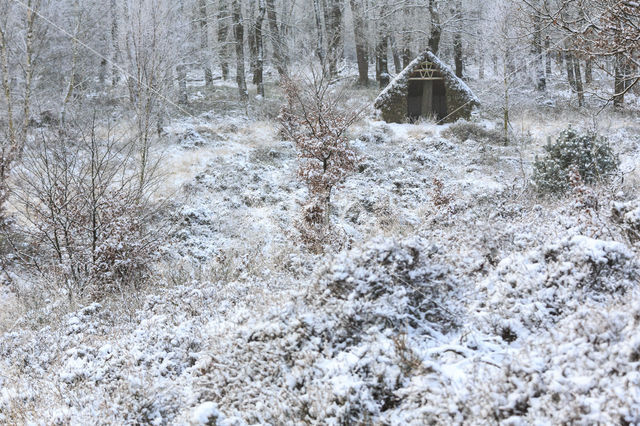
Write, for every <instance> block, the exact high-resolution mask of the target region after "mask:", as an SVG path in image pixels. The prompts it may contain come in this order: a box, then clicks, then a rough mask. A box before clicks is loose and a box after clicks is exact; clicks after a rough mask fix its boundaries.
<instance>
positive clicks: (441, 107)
mask: <svg viewBox="0 0 640 426" xmlns="http://www.w3.org/2000/svg"><path fill="white" fill-rule="evenodd" d="M432 87H433V92H432V93H433V95H432V96H433V97H432V104H431V110H432V114H434V115H435V116H436V118H437V119H438V120H442V119H443V118H445V117H446V116H447V96H446V90H445V88H444V80H433V86H432Z"/></svg>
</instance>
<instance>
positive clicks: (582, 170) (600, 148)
mask: <svg viewBox="0 0 640 426" xmlns="http://www.w3.org/2000/svg"><path fill="white" fill-rule="evenodd" d="M544 151H545V156H544V157H543V158H538V157H536V161H535V162H534V164H533V168H534V173H533V181H534V182H535V185H536V187H537V189H538V191H539V192H541V193H563V192H566V191H567V190H568V189H569V188H570V187H571V181H570V173H571V172H572V171H576V172H577V173H579V174H580V178H581V180H582V182H584V183H586V184H594V183H596V182H601V181H606V180H607V179H608V178H610V177H611V175H612V174H613V173H614V172H615V171H616V170H617V169H618V164H619V160H618V157H617V156H616V155H615V153H614V152H613V150H612V149H611V147H610V146H609V143H608V141H607V139H606V138H604V137H602V136H599V135H597V134H595V133H591V132H589V133H585V134H580V133H578V132H577V131H576V130H574V129H572V128H569V129H566V130H564V131H562V132H561V133H560V135H559V136H558V139H557V140H556V142H555V143H548V144H547V145H545V146H544Z"/></svg>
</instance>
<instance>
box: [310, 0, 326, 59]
mask: <svg viewBox="0 0 640 426" xmlns="http://www.w3.org/2000/svg"><path fill="white" fill-rule="evenodd" d="M313 12H314V15H315V18H316V32H317V35H318V38H317V40H316V55H318V59H320V64H322V67H323V68H324V65H325V54H324V31H323V30H322V16H321V15H320V0H313Z"/></svg>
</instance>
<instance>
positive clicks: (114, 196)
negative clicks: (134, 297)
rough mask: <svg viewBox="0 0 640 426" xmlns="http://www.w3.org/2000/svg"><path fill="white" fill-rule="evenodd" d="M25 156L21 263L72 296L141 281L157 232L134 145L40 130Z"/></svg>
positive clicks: (20, 176)
mask: <svg viewBox="0 0 640 426" xmlns="http://www.w3.org/2000/svg"><path fill="white" fill-rule="evenodd" d="M122 144H124V146H123V145H122ZM24 163H25V165H24V167H23V168H22V169H20V170H19V171H18V172H17V173H16V174H17V184H16V186H17V189H16V191H15V192H14V195H15V198H16V200H17V201H16V207H17V209H18V213H19V216H18V218H19V220H20V222H21V223H25V224H27V225H28V226H23V227H21V228H20V233H21V235H22V236H23V238H25V240H26V241H27V242H28V245H29V250H30V252H18V253H16V254H17V255H18V258H19V259H21V260H22V261H23V262H24V265H26V266H28V267H31V268H32V270H33V271H34V272H36V273H38V274H44V275H45V276H48V277H49V278H53V279H52V282H53V283H54V286H61V287H63V288H64V289H65V291H66V292H67V293H68V295H69V297H71V296H73V295H82V296H90V297H100V296H102V295H103V294H104V293H108V292H113V291H114V290H121V289H123V288H124V287H128V288H131V287H134V286H136V285H138V284H140V283H141V282H142V281H141V280H142V279H143V278H144V277H145V276H146V273H147V272H148V271H149V267H150V263H151V262H152V260H153V259H154V258H155V256H156V251H157V250H156V247H157V244H158V240H159V234H158V233H156V232H154V231H152V230H151V227H150V226H149V220H150V218H151V215H152V214H153V213H154V210H153V209H152V208H151V203H150V202H149V200H148V195H149V193H148V191H149V188H148V187H146V186H143V187H140V180H139V175H138V174H137V173H136V171H137V169H136V166H137V164H138V162H137V161H136V159H135V158H134V155H133V153H132V147H131V146H130V145H127V143H126V142H120V141H117V140H115V139H113V138H111V137H107V138H104V139H102V138H99V137H98V136H96V134H95V132H92V133H91V135H90V136H87V137H85V136H83V135H82V134H81V133H80V132H78V133H77V134H72V133H70V132H68V133H66V134H64V135H53V134H51V135H47V134H45V133H42V134H41V135H40V137H39V138H37V139H36V141H35V142H34V143H33V146H29V147H28V148H27V149H26V151H25V159H24ZM149 177H150V176H149V175H148V176H147V178H149Z"/></svg>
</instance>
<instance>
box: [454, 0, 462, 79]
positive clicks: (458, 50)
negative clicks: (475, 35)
mask: <svg viewBox="0 0 640 426" xmlns="http://www.w3.org/2000/svg"><path fill="white" fill-rule="evenodd" d="M455 8H456V9H455V12H456V32H455V34H454V35H453V57H454V63H455V66H456V77H458V78H462V73H463V69H462V67H463V63H462V2H461V0H456V3H455Z"/></svg>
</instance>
